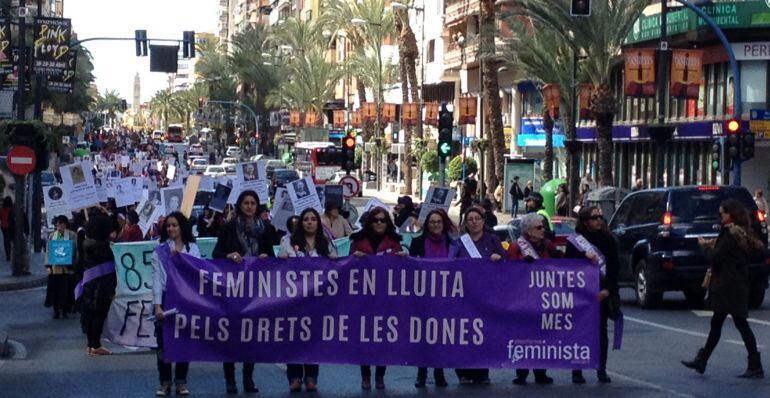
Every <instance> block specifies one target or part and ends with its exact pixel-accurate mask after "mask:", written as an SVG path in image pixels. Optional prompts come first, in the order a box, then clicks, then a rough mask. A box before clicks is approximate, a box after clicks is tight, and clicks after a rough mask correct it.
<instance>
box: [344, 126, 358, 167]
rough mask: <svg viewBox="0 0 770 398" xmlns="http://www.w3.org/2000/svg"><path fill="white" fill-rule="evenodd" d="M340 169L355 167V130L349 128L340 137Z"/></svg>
mask: <svg viewBox="0 0 770 398" xmlns="http://www.w3.org/2000/svg"><path fill="white" fill-rule="evenodd" d="M342 169H343V170H345V171H353V170H355V169H356V132H355V130H350V131H348V133H347V134H346V135H345V138H343V139H342Z"/></svg>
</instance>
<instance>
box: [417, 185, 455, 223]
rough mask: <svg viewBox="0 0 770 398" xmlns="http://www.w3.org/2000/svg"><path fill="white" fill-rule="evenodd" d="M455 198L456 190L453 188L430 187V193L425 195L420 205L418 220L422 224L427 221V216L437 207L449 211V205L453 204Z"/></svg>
mask: <svg viewBox="0 0 770 398" xmlns="http://www.w3.org/2000/svg"><path fill="white" fill-rule="evenodd" d="M454 198H455V190H454V189H451V188H441V187H430V188H428V194H427V195H426V196H425V201H424V202H422V206H420V215H419V216H418V219H417V221H418V222H419V223H420V224H422V223H423V222H425V217H427V216H428V213H430V212H431V211H433V210H435V209H442V210H444V211H445V212H447V213H449V206H451V205H452V200H454Z"/></svg>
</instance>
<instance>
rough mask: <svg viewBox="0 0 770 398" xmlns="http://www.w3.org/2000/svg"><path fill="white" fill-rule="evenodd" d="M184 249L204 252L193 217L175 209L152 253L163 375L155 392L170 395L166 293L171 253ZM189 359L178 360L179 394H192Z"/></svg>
mask: <svg viewBox="0 0 770 398" xmlns="http://www.w3.org/2000/svg"><path fill="white" fill-rule="evenodd" d="M164 243H165V244H164ZM179 253H185V254H187V255H190V256H193V257H196V258H200V257H201V252H200V249H199V248H198V245H197V244H196V243H195V237H194V236H193V233H192V226H191V225H190V221H189V220H188V219H187V217H185V216H184V214H182V213H180V212H178V211H175V212H173V213H171V214H169V215H168V216H166V220H165V221H164V222H163V227H162V228H161V230H160V245H159V246H158V247H156V248H155V251H154V252H153V253H152V303H153V305H154V307H155V337H157V339H158V349H157V351H156V357H157V362H158V374H159V376H160V388H159V389H158V391H156V392H155V396H158V397H167V396H169V395H171V363H169V362H166V361H165V360H164V359H163V318H164V317H165V313H164V312H163V295H164V293H165V292H166V269H165V266H166V264H168V262H167V261H168V260H167V259H168V258H169V257H170V256H174V255H178V254H179ZM189 367H190V363H189V362H177V364H176V372H175V373H174V382H175V384H176V395H190V390H188V389H187V370H188V369H189Z"/></svg>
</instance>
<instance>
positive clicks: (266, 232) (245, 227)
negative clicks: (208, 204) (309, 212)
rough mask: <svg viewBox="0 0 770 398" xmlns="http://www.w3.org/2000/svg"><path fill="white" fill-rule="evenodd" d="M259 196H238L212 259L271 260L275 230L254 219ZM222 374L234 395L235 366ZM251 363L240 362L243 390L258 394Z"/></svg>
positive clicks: (227, 364)
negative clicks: (267, 258) (241, 365)
mask: <svg viewBox="0 0 770 398" xmlns="http://www.w3.org/2000/svg"><path fill="white" fill-rule="evenodd" d="M257 209H259V197H258V196H257V193H256V192H254V191H252V190H246V191H243V192H241V194H240V195H238V200H236V202H235V216H234V217H233V218H232V220H230V221H228V222H227V223H226V224H224V225H223V226H222V228H220V230H219V237H217V244H216V245H215V246H214V251H213V252H212V257H213V258H227V259H228V260H230V261H232V262H234V263H236V264H241V263H242V262H243V258H244V257H259V258H265V257H275V253H273V242H276V241H277V239H276V232H275V228H273V226H272V225H270V224H269V223H266V222H264V221H262V220H261V219H260V218H259V217H258V216H257ZM222 368H223V369H224V372H225V387H226V389H227V393H228V394H237V393H238V388H237V387H236V385H235V363H233V362H225V363H223V364H222ZM253 375H254V363H253V362H244V363H243V390H244V391H246V392H259V389H258V388H257V387H256V385H254V379H253Z"/></svg>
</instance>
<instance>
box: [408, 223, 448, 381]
mask: <svg viewBox="0 0 770 398" xmlns="http://www.w3.org/2000/svg"><path fill="white" fill-rule="evenodd" d="M422 231H423V232H422V235H420V236H418V237H416V238H414V239H412V243H411V245H410V246H409V255H411V256H412V257H421V258H455V257H457V252H458V251H459V250H460V247H459V245H458V243H457V241H456V240H455V237H456V236H457V227H456V226H455V224H454V223H453V222H452V220H450V219H449V216H447V214H446V212H445V211H444V210H442V209H436V210H431V212H430V213H428V216H427V217H425V222H424V223H423V225H422ZM427 379H428V368H418V369H417V381H415V383H414V386H415V387H417V388H423V387H425V382H426V381H427ZM433 380H435V382H436V387H446V386H448V384H447V381H446V377H445V376H444V369H441V368H435V369H433Z"/></svg>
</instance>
